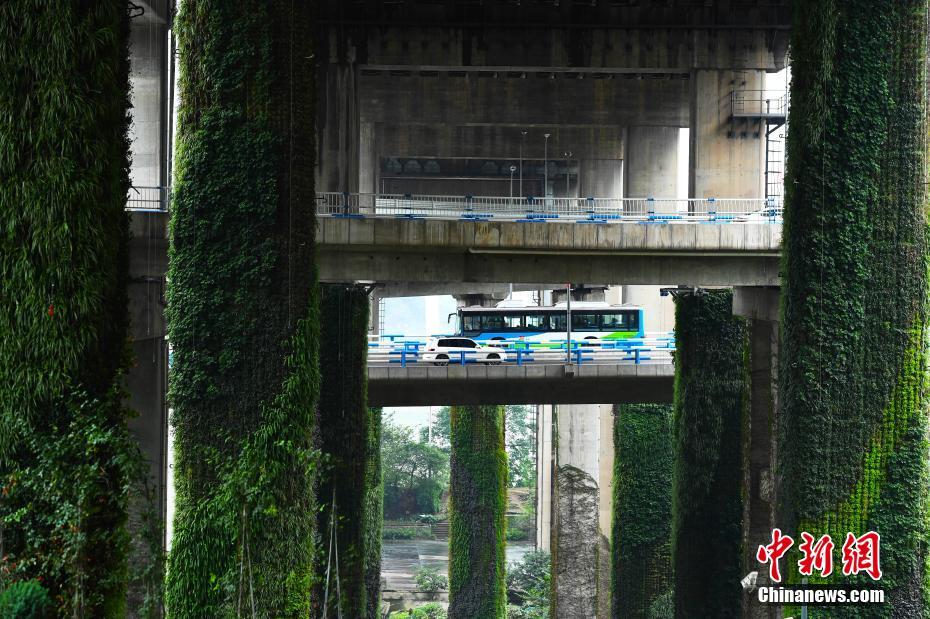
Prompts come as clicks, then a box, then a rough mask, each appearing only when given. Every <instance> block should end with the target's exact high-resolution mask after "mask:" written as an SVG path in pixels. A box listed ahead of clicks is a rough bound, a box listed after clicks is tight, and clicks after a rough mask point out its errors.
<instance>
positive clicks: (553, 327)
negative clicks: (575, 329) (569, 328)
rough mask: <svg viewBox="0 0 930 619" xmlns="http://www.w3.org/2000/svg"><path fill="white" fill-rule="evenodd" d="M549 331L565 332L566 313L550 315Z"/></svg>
mask: <svg viewBox="0 0 930 619" xmlns="http://www.w3.org/2000/svg"><path fill="white" fill-rule="evenodd" d="M549 330H550V331H565V312H559V313H556V314H549Z"/></svg>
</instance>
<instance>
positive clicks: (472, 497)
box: [449, 406, 507, 619]
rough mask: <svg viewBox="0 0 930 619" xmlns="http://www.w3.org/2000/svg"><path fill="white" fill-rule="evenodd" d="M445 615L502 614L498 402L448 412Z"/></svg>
mask: <svg viewBox="0 0 930 619" xmlns="http://www.w3.org/2000/svg"><path fill="white" fill-rule="evenodd" d="M451 424H452V432H451V440H450V443H451V447H452V456H451V479H450V501H449V512H450V514H449V515H450V518H449V616H450V617H451V618H452V619H473V618H474V617H482V618H485V619H503V618H504V613H505V608H506V601H507V599H506V598H507V596H506V591H505V586H504V561H505V557H504V544H505V541H504V536H505V530H506V521H505V512H506V509H507V454H506V452H505V451H504V408H503V407H502V406H455V407H452V411H451Z"/></svg>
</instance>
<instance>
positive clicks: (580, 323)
mask: <svg viewBox="0 0 930 619" xmlns="http://www.w3.org/2000/svg"><path fill="white" fill-rule="evenodd" d="M572 330H573V331H596V330H597V314H576V313H575V312H572Z"/></svg>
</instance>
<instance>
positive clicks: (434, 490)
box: [381, 417, 449, 519]
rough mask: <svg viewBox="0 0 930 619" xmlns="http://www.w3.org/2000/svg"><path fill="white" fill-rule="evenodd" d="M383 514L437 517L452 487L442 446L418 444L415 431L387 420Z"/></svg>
mask: <svg viewBox="0 0 930 619" xmlns="http://www.w3.org/2000/svg"><path fill="white" fill-rule="evenodd" d="M381 465H382V467H383V476H384V515H385V517H387V518H391V519H395V518H405V517H410V516H412V515H416V514H434V513H436V512H438V511H439V510H440V508H441V507H442V504H441V499H442V493H443V491H444V490H445V489H446V488H448V487H449V455H448V452H447V451H444V450H443V449H442V448H440V447H436V446H435V445H431V444H429V443H427V442H426V441H418V440H416V438H415V437H414V433H413V430H412V429H411V428H409V427H407V426H403V425H400V424H398V423H396V422H394V421H393V420H392V419H391V418H390V417H389V418H387V419H385V420H384V422H383V426H382V433H381Z"/></svg>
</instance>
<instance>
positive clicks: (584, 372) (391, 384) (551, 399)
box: [368, 364, 675, 406]
mask: <svg viewBox="0 0 930 619" xmlns="http://www.w3.org/2000/svg"><path fill="white" fill-rule="evenodd" d="M674 380H675V371H674V367H673V366H672V365H671V364H642V365H608V364H604V365H594V364H592V365H580V366H572V367H570V368H568V367H566V366H563V365H537V366H533V365H527V366H513V365H510V366H503V365H500V366H484V365H466V366H454V365H450V366H446V367H432V366H425V365H423V366H408V367H404V368H402V367H371V368H369V369H368V403H369V405H370V406H449V405H456V404H458V405H465V404H512V403H514V402H519V403H521V404H598V403H601V402H605V401H607V402H617V403H627V402H655V403H667V402H671V401H672V388H673V383H674Z"/></svg>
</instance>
